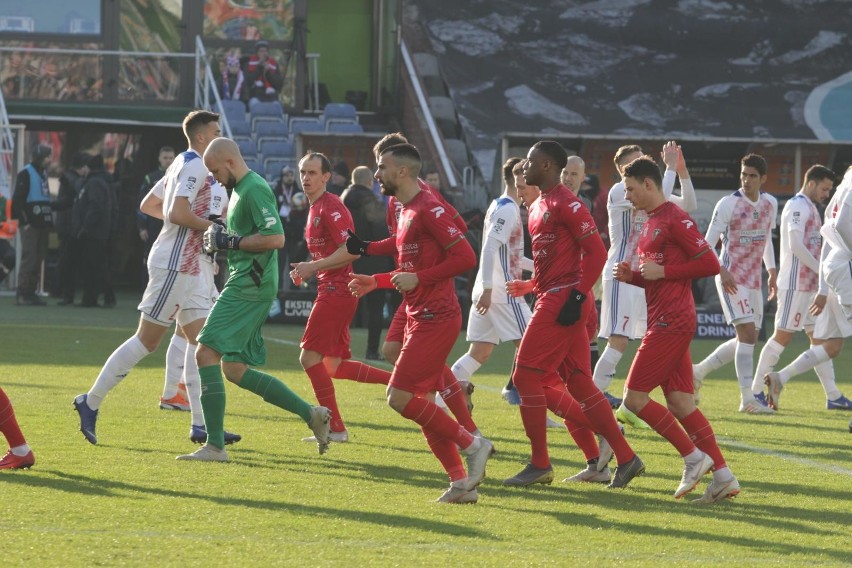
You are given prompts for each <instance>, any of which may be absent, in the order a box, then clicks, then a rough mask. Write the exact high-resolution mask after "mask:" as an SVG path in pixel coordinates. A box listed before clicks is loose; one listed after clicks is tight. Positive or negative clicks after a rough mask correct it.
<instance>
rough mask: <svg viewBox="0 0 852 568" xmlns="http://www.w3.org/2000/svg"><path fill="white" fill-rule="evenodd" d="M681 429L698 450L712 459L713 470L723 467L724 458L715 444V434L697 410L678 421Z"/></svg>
mask: <svg viewBox="0 0 852 568" xmlns="http://www.w3.org/2000/svg"><path fill="white" fill-rule="evenodd" d="M680 423H681V424H682V425H683V428H684V429H685V430H686V431H687V433H688V434H689V437H690V438H691V439H692V440H693V441H694V443H695V445H696V446H697V447H698V449H699V450H701V451H702V452H704V453H705V454H707V455H708V456H710V457H711V458H713V469H714V470H715V469H720V468H723V467H725V465H726V464H725V458H724V457H723V456H722V450H720V449H719V444H718V443H716V434H714V433H713V427H712V426H710V422H708V421H707V418H705V417H704V414H702V413H701V411H700V410H698V409H697V408H696V409H695V411H694V412H692V413H691V414H690V415H689V416H687V417H686V418H684V419H683V420H681V421H680Z"/></svg>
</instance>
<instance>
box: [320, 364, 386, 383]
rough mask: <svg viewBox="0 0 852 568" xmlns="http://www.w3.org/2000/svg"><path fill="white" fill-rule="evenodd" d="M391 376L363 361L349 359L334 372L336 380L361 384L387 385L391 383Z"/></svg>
mask: <svg viewBox="0 0 852 568" xmlns="http://www.w3.org/2000/svg"><path fill="white" fill-rule="evenodd" d="M390 377H391V374H390V372H388V371H385V370H382V369H377V368H376V367H371V366H370V365H367V364H365V363H362V362H361V361H353V360H352V359H347V360H345V361H341V362H340V365H338V366H337V370H336V371H335V372H334V378H335V379H346V380H349V381H357V382H359V383H371V384H376V385H386V384H388V383H389V382H390Z"/></svg>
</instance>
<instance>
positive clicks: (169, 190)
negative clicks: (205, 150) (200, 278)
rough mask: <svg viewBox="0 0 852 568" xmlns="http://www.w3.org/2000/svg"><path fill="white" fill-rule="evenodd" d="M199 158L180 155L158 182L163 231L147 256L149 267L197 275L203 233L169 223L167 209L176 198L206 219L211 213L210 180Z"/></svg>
mask: <svg viewBox="0 0 852 568" xmlns="http://www.w3.org/2000/svg"><path fill="white" fill-rule="evenodd" d="M211 180H212V177H211V176H210V173H209V172H208V171H207V168H206V167H205V165H204V162H203V161H202V159H201V156H199V155H198V153H197V152H195V151H194V150H187V151H186V152H182V153H181V154H179V155H178V156H177V158H175V161H174V162H173V163H172V165H171V166H169V169H168V170H166V174H165V175H164V176H163V178H162V179H161V180H160V181H159V182H157V184H158V186H160V187H159V188H158V190H157V192H156V194H157V195H158V196H161V198H162V200H163V229H162V230H161V231H160V235H159V236H158V237H157V240H156V241H154V245H153V246H152V247H151V253H150V254H149V255H148V266H151V267H155V268H165V269H168V270H176V271H178V272H185V273H187V274H193V275H195V274H198V272H199V267H198V266H199V265H198V259H199V258H200V257H201V255H202V254H203V253H202V251H201V238H202V235H203V234H204V231H200V230H194V229H190V228H189V227H183V226H181V225H176V224H174V223H172V222H171V221H169V210H171V208H172V206H173V205H174V203H175V200H176V199H177V198H178V197H185V198H186V199H188V200H189V207H190V210H191V211H192V212H193V213H195V214H196V215H198V216H199V217H202V218H204V219H206V218H207V217H208V215H209V214H210V202H211V194H210V181H211Z"/></svg>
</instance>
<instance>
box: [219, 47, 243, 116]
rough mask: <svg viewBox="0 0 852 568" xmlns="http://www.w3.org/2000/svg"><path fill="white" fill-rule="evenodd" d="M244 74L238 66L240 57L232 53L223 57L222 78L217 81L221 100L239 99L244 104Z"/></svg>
mask: <svg viewBox="0 0 852 568" xmlns="http://www.w3.org/2000/svg"><path fill="white" fill-rule="evenodd" d="M247 95H248V86H247V85H246V76H245V73H243V70H242V68H241V67H240V58H239V57H237V56H236V55H234V54H233V53H231V54H229V55H228V56H227V57H225V66H224V68H223V69H222V80H221V81H220V82H219V96H220V97H222V100H231V101H240V102H242V103H244V104H245V102H246V100H247V99H248V97H247Z"/></svg>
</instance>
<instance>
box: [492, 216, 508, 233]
mask: <svg viewBox="0 0 852 568" xmlns="http://www.w3.org/2000/svg"><path fill="white" fill-rule="evenodd" d="M505 225H506V220H505V219H497V221H495V223H494V232H495V233H500V232H502V231H503V227H504V226H505Z"/></svg>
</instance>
